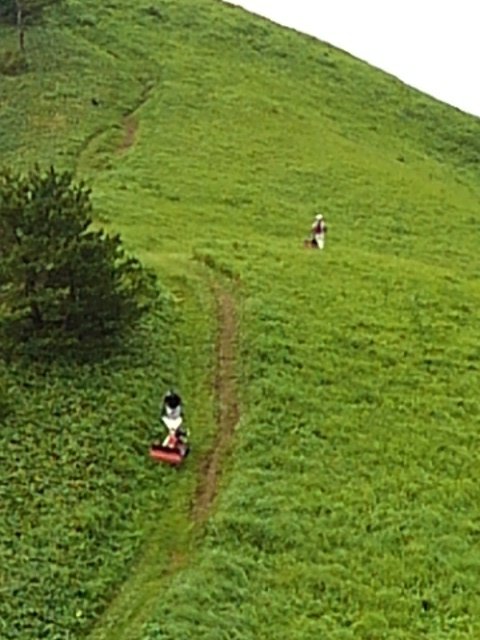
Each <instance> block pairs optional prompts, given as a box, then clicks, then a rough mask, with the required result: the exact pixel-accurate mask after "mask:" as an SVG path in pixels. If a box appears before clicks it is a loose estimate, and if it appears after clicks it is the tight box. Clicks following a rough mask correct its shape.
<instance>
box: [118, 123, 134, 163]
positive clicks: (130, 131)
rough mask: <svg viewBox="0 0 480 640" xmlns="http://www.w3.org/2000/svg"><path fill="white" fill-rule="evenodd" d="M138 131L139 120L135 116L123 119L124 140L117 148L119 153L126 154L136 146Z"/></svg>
mask: <svg viewBox="0 0 480 640" xmlns="http://www.w3.org/2000/svg"><path fill="white" fill-rule="evenodd" d="M137 129H138V120H137V119H136V118H135V116H134V115H133V114H130V115H128V116H125V118H124V119H123V138H122V141H121V142H120V144H119V145H118V148H117V153H120V154H121V153H125V152H126V151H128V149H130V147H132V146H133V145H134V144H135V137H136V134H137Z"/></svg>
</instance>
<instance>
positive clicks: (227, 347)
mask: <svg viewBox="0 0 480 640" xmlns="http://www.w3.org/2000/svg"><path fill="white" fill-rule="evenodd" d="M214 295H215V300H216V302H217V326H218V335H217V345H216V358H217V362H216V368H215V380H214V386H215V404H216V411H217V416H216V422H217V436H216V439H215V443H214V446H213V448H212V449H211V450H210V451H209V453H208V455H207V456H206V457H205V460H203V463H202V465H201V470H200V479H199V485H198V488H197V492H196V496H195V501H194V503H193V507H192V518H193V520H194V521H195V522H196V523H202V522H203V521H204V520H205V519H206V517H207V515H208V512H209V510H210V507H211V506H212V503H213V501H214V499H215V496H216V494H217V490H218V481H219V478H220V471H221V461H222V458H223V456H224V454H225V453H226V451H227V449H228V446H229V444H230V440H231V439H232V436H233V432H234V430H235V426H236V424H237V422H238V420H239V416H240V413H239V408H238V399H237V391H236V376H235V347H236V334H237V315H236V310H235V303H234V300H233V297H232V296H231V294H229V293H227V292H226V291H225V290H223V289H221V288H220V287H219V286H218V285H214Z"/></svg>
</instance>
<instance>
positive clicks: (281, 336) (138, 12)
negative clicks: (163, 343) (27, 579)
mask: <svg viewBox="0 0 480 640" xmlns="http://www.w3.org/2000/svg"><path fill="white" fill-rule="evenodd" d="M68 7H69V9H68V12H67V14H66V16H67V17H68V20H67V17H66V16H65V15H63V17H62V15H61V14H58V15H57V16H56V17H55V16H52V20H57V21H58V22H56V23H52V25H53V24H58V25H60V26H51V27H49V29H50V30H53V31H43V30H41V29H38V30H35V31H34V32H32V33H31V36H30V40H31V43H32V47H37V48H36V49H35V51H37V52H38V54H39V56H40V54H41V56H40V61H39V62H38V63H36V64H38V69H37V71H35V69H36V67H35V65H33V68H32V71H31V73H30V74H27V75H26V76H22V77H21V78H19V79H17V78H15V79H12V78H9V79H3V78H2V79H1V80H0V83H2V86H5V87H6V93H5V94H3V95H6V96H8V98H5V99H4V101H3V103H2V104H3V107H4V110H3V111H2V112H0V118H3V121H4V122H5V123H9V125H10V128H9V129H7V128H6V127H3V128H2V131H3V134H2V135H3V139H2V141H3V140H5V141H6V142H5V146H4V147H3V148H4V149H6V150H7V151H6V153H5V154H4V158H6V159H7V160H8V161H13V162H15V163H17V164H25V165H26V164H27V163H28V162H32V161H33V160H34V159H37V158H38V159H40V160H41V161H42V162H50V161H55V162H60V163H61V164H63V165H64V166H71V167H76V168H77V170H78V175H79V176H84V177H86V178H87V179H89V180H91V181H93V185H94V199H95V204H96V207H97V212H98V218H99V221H100V222H102V223H103V224H107V225H108V227H109V228H112V229H114V230H116V231H121V232H122V235H123V237H124V238H125V239H126V242H127V244H128V246H129V248H131V249H132V250H133V251H135V253H137V254H138V255H140V256H141V257H142V258H143V259H144V260H145V261H146V262H147V263H148V264H150V265H152V266H154V267H155V268H156V269H157V271H158V273H159V275H160V276H161V277H162V278H163V279H165V280H166V282H168V283H169V285H170V286H171V287H172V288H173V289H174V291H176V293H177V295H180V296H186V298H184V302H183V303H180V304H181V307H180V309H183V314H184V324H183V325H182V326H181V331H180V333H179V338H178V343H177V344H176V348H177V349H178V354H179V358H178V361H177V363H176V366H177V367H178V370H179V371H180V374H179V375H180V376H181V380H182V381H184V383H185V384H187V383H188V385H190V391H187V394H189V395H188V400H189V402H190V403H194V405H193V407H192V408H193V411H191V410H190V411H189V419H190V420H192V422H193V424H191V426H192V428H193V432H194V434H195V437H196V438H197V439H200V438H201V437H202V436H203V435H204V434H205V435H208V434H210V437H211V431H212V420H211V415H209V413H208V411H207V412H205V411H206V410H205V408H204V406H211V404H212V396H211V394H209V392H208V383H209V378H208V371H209V370H208V367H209V366H210V367H211V366H212V345H213V337H212V335H213V333H212V332H213V329H212V319H211V312H212V307H211V305H210V303H207V300H208V299H209V298H208V287H207V286H206V285H205V284H204V285H202V284H201V282H202V280H200V279H199V278H201V277H202V276H201V274H202V272H203V271H202V270H204V267H203V266H202V265H204V264H207V265H210V267H211V271H212V269H213V274H217V276H218V277H219V278H225V277H233V278H234V281H235V282H238V283H239V284H238V291H237V293H238V299H239V312H240V317H241V326H240V329H239V353H238V362H237V366H238V386H239V389H238V390H239V394H240V396H241V399H242V413H241V419H240V423H239V426H238V428H237V431H236V435H235V442H234V447H235V448H234V455H233V456H232V457H231V458H230V461H229V468H228V469H227V473H226V474H225V475H224V476H223V482H222V487H221V493H220V496H219V499H218V503H217V509H216V512H215V513H214V515H213V516H212V517H211V518H210V520H209V521H208V523H207V527H206V532H205V538H204V539H202V540H199V539H198V538H195V541H196V547H195V549H193V548H191V547H189V542H188V535H187V540H185V537H184V536H185V528H186V527H187V528H188V524H187V518H188V514H187V515H186V516H185V518H184V519H182V518H180V520H179V522H178V529H179V539H181V540H182V544H184V545H185V547H186V548H187V549H188V553H191V554H192V557H191V560H190V562H189V563H187V565H186V566H185V567H184V568H181V569H180V570H179V571H178V573H177V574H175V575H171V576H169V578H168V580H166V581H164V582H162V581H161V580H159V581H158V582H156V583H155V584H154V585H153V586H152V585H150V586H149V587H148V588H149V589H150V587H151V588H152V589H158V602H159V604H158V607H155V606H153V605H152V609H151V617H152V623H151V624H150V625H149V626H148V627H146V629H145V632H144V634H143V638H144V639H145V640H146V639H147V638H148V640H157V639H158V638H178V637H192V638H208V639H209V640H210V639H215V638H234V637H238V638H242V639H244V638H252V639H253V638H255V639H257V638H265V639H267V638H268V639H270V638H285V639H287V638H288V639H289V640H290V639H296V638H298V639H302V640H303V639H304V638H318V637H325V638H328V639H329V640H330V638H331V639H333V640H336V639H340V638H343V639H346V638H355V639H365V640H366V639H369V640H370V639H372V638H388V639H389V640H390V639H394V640H396V639H409V640H410V639H412V640H414V639H415V640H416V639H417V638H419V637H426V638H431V639H432V640H433V639H435V640H437V639H443V638H448V639H461V638H462V639H466V638H472V637H476V636H477V635H479V634H480V629H479V624H480V623H479V622H478V619H479V618H478V609H479V603H480V600H479V593H478V586H477V576H478V569H479V566H478V563H479V561H480V556H479V553H478V535H479V531H480V529H479V516H480V512H479V509H478V506H477V505H478V503H479V498H480V495H479V493H480V492H479V490H478V487H477V484H476V478H475V470H476V469H477V468H478V462H479V460H478V453H477V451H478V444H479V442H478V440H479V438H478V433H477V424H478V413H479V403H478V400H477V397H476V387H477V384H476V381H477V379H478V356H479V353H480V342H479V339H478V328H479V326H478V325H479V323H478V313H477V312H476V309H477V308H478V303H479V296H480V288H479V286H478V282H477V277H478V274H479V262H478V258H477V251H478V213H477V212H478V204H477V203H478V196H479V191H480V176H479V173H478V168H477V164H476V163H477V161H478V158H479V151H480V150H479V147H478V139H479V137H478V134H479V132H480V124H479V121H478V120H477V119H475V118H472V117H469V116H466V115H464V114H461V113H460V112H458V111H456V110H454V109H451V108H448V107H446V106H445V105H441V104H440V103H436V102H434V101H433V100H430V99H428V98H426V97H424V96H422V95H420V94H419V93H418V92H415V91H413V90H410V89H408V88H406V87H405V86H404V85H402V84H401V83H399V82H398V81H397V80H395V79H392V78H389V77H388V76H386V75H384V74H382V73H380V72H379V71H376V70H373V69H371V68H370V67H368V66H367V65H364V64H362V63H360V62H358V61H356V60H355V59H353V58H351V57H349V56H348V55H346V54H344V53H342V52H340V51H338V50H335V49H333V48H332V47H330V46H327V45H324V44H322V43H318V42H316V41H314V40H313V39H311V38H307V37H304V36H301V35H299V34H296V33H294V32H290V31H287V30H284V29H280V28H278V27H274V26H273V25H270V24H269V23H267V22H266V21H263V20H260V19H258V18H253V17H250V16H248V15H247V14H245V13H244V12H242V11H240V10H236V9H233V8H231V7H226V6H223V5H221V4H220V3H217V2H212V1H210V0H204V1H198V2H187V1H185V2H182V3H176V2H172V1H170V2H165V1H164V2H157V3H155V4H151V3H146V2H145V3H140V4H139V5H135V6H133V5H129V4H127V3H126V2H123V1H120V0H117V2H115V3H110V4H109V5H108V6H104V7H102V8H98V7H96V6H95V4H94V3H93V2H85V3H82V4H80V3H73V2H71V3H69V5H68ZM62 21H63V23H62ZM66 23H68V24H66ZM53 33H55V34H56V36H58V40H57V41H56V46H59V47H61V48H62V49H61V50H62V51H64V53H65V55H64V56H56V57H55V58H53V56H52V57H49V56H48V55H47V54H48V52H49V51H51V50H52V48H53V43H51V35H52V34H53ZM47 36H48V37H47ZM74 51H77V52H78V55H73V52H74ZM47 60H48V64H47ZM32 64H33V62H32ZM51 87H54V91H53V95H51V93H49V91H50V92H51V91H52V89H51ZM49 88H50V89H49ZM93 96H94V97H99V102H100V104H99V105H98V106H94V105H93V104H92V103H91V97H93ZM19 99H21V100H22V102H21V105H22V110H20V113H23V114H30V115H29V120H28V122H31V123H32V124H31V126H29V127H23V128H21V127H20V124H21V123H20V121H19V120H18V118H19V117H20V115H19V113H18V112H17V111H15V113H14V110H13V105H14V104H15V103H16V101H18V100H19ZM5 104H8V105H10V106H9V108H8V109H6V107H5ZM17 104H18V102H17ZM2 114H3V115H2ZM55 114H56V115H55ZM35 115H36V117H37V120H34V116H35ZM125 116H129V117H130V118H133V120H134V122H135V127H134V135H133V137H132V134H131V133H130V134H127V131H128V130H129V127H131V124H129V123H128V122H126V121H125V119H124V118H125ZM55 120H56V121H58V122H60V121H62V122H64V126H63V127H59V126H55V125H54V124H53V123H54V122H55ZM130 122H131V121H130ZM16 131H18V132H20V131H21V132H22V133H21V135H20V134H15V133H14V132H16ZM126 138H128V144H126V143H125V140H126ZM318 208H320V209H321V210H322V211H323V212H324V213H325V215H326V218H327V223H328V225H329V233H328V238H327V248H326V250H325V252H324V253H322V254H320V253H317V252H311V251H306V250H304V249H303V248H302V240H303V238H304V236H305V235H306V233H307V231H308V228H309V225H310V223H311V218H312V217H313V214H314V213H315V212H316V211H317V210H318ZM205 278H206V276H205ZM206 281H207V279H205V282H206ZM199 326H200V327H201V332H200V334H199V333H198V327H199ZM182 345H183V346H182ZM199 345H201V346H200V348H199ZM193 354H194V356H195V357H194V361H193V364H192V361H191V358H192V357H193ZM202 362H204V363H207V370H206V371H202ZM208 363H209V364H208ZM187 369H188V374H187V373H185V372H186V370H187ZM182 372H184V373H182ZM196 374H197V375H199V376H200V374H202V375H203V377H202V378H201V380H202V382H201V384H200V386H199V387H193V386H192V385H195V384H196V383H195V375H196ZM205 376H206V377H205ZM145 384H146V385H148V383H147V382H145ZM193 389H195V393H194V392H193ZM202 400H204V402H202ZM149 402H150V401H149ZM152 406H153V405H152ZM212 410H213V409H212ZM197 442H198V440H197ZM203 446H204V447H206V444H205V445H203ZM194 474H195V463H193V465H192V467H191V468H189V469H188V470H187V472H186V476H185V477H186V480H185V481H184V484H182V485H181V486H180V487H179V488H178V487H177V489H176V491H177V493H176V494H175V495H181V492H182V491H184V492H185V495H184V498H183V499H184V500H185V501H186V502H185V504H187V495H188V492H192V491H193V487H194V483H195V479H194ZM158 475H159V476H161V478H162V481H163V482H165V483H166V485H165V487H164V488H163V489H162V491H164V492H165V495H168V491H169V488H170V487H173V484H172V483H173V480H171V479H170V478H169V476H168V474H166V473H162V472H159V474H158ZM157 480H158V476H157ZM147 486H148V484H147ZM135 491H136V489H135ZM162 495H163V494H162ZM145 504H146V503H143V505H144V506H143V508H144V509H145ZM59 513H60V514H61V513H62V508H61V506H60V509H59ZM143 513H145V511H144V512H143ZM157 513H158V514H159V516H158V517H159V518H160V522H161V515H160V514H161V509H160V510H159V512H157ZM170 513H171V512H170ZM185 513H186V510H185ZM52 514H54V515H53V516H52V517H55V518H60V517H63V516H60V515H55V511H53V510H52ZM138 517H139V522H140V521H141V519H142V516H141V514H140V515H139V516H138ZM146 517H147V516H145V518H146ZM165 522H166V521H165ZM160 526H161V525H160ZM165 526H167V524H166V525H165ZM170 527H171V525H170ZM167 528H168V527H167ZM166 530H167V529H166ZM168 530H169V531H170V529H168ZM170 534H171V531H170ZM182 536H183V537H182ZM167 547H168V545H167ZM103 549H104V551H103V552H104V553H105V554H106V557H108V556H109V554H110V550H109V549H108V545H105V547H104V548H103ZM73 553H74V551H73ZM166 553H167V552H166ZM166 557H167V556H166ZM91 571H92V575H93V574H94V572H95V571H96V567H95V565H94V564H92V566H91ZM124 576H125V571H121V570H119V569H116V570H114V571H113V570H112V572H111V574H110V576H109V581H110V582H109V585H111V584H112V583H113V582H115V580H116V581H119V580H121V579H123V578H124ZM42 584H43V583H42ZM125 588H126V589H128V582H127V584H126V585H125ZM111 591H112V589H111V586H110V587H109V588H108V589H107V588H105V589H104V592H103V593H104V594H106V593H111ZM66 594H67V595H68V591H67V592H66ZM46 595H47V594H46ZM104 597H105V596H104ZM148 597H149V599H151V598H152V592H151V590H150V592H149V593H148ZM95 598H97V600H95ZM95 598H93V599H92V604H91V605H90V606H91V609H90V617H89V618H88V619H87V622H88V624H90V623H91V621H92V618H93V616H94V615H95V614H96V611H98V610H99V609H101V608H102V607H103V606H104V599H102V597H101V595H98V596H97V595H96V596H95ZM127 601H128V599H127ZM149 601H150V600H149ZM95 602H96V603H97V605H95ZM40 606H41V605H40ZM95 606H97V609H96V608H95ZM132 606H136V605H135V602H132ZM71 611H72V612H74V609H71ZM113 612H114V613H115V609H113ZM85 615H87V614H85ZM142 615H143V614H142ZM53 617H54V618H55V616H53ZM65 619H66V620H68V610H67V615H66V616H65ZM124 619H127V620H128V615H124V617H123V618H122V619H121V620H117V627H116V628H117V631H115V620H113V621H112V620H111V619H109V618H108V614H107V616H106V618H105V622H103V621H102V620H100V622H99V624H100V628H99V630H98V636H97V637H102V633H103V632H102V628H101V625H102V624H104V625H105V630H106V631H105V634H106V635H105V637H109V636H108V633H107V631H108V632H109V633H110V634H111V635H110V637H122V636H120V631H118V629H121V633H122V634H127V635H124V637H128V633H127V630H128V627H125V626H124V624H123V620H124ZM142 619H143V618H142ZM87 622H85V625H84V626H82V627H80V625H79V623H73V622H72V628H75V626H76V627H77V629H76V633H77V636H78V637H81V633H82V629H85V630H87V628H88V624H87ZM125 624H126V623H125ZM112 629H113V631H112ZM62 633H63V632H62V631H61V630H59V631H58V634H59V636H58V637H63V636H62V635H61V634H62ZM115 633H117V636H115ZM135 633H137V635H138V633H139V632H138V629H137V630H136V631H135ZM77 636H76V637H77ZM12 637H16V636H15V635H12ZM18 637H21V636H18ZM47 637H48V636H47ZM138 637H140V635H138ZM129 640H133V636H132V637H130V638H129Z"/></svg>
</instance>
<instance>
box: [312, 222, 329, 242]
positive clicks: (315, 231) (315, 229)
mask: <svg viewBox="0 0 480 640" xmlns="http://www.w3.org/2000/svg"><path fill="white" fill-rule="evenodd" d="M326 233H327V225H326V224H325V220H324V218H323V216H322V214H321V213H319V214H318V215H316V216H315V220H314V221H313V224H312V244H313V245H316V246H317V247H318V248H319V249H323V248H324V247H325V234H326Z"/></svg>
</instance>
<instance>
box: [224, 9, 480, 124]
mask: <svg viewBox="0 0 480 640" xmlns="http://www.w3.org/2000/svg"><path fill="white" fill-rule="evenodd" d="M230 4H236V5H240V6H242V7H244V8H245V9H247V10H248V11H251V12H253V13H256V14H258V15H262V16H265V17H267V18H269V19H270V20H273V21H274V22H277V23H279V24H283V25H285V26H288V27H292V28H294V29H297V30H298V31H302V32H304V33H308V34H310V35H313V36H315V37H317V38H318V39H319V40H323V41H325V42H329V43H330V44H332V45H334V46H336V47H338V48H340V49H343V50H345V51H348V52H349V53H351V54H352V55H354V56H356V57H357V58H360V59H362V60H365V61H367V62H369V63H370V64H373V65H375V66H376V67H379V68H380V69H383V70H385V71H388V72H389V73H391V74H393V75H395V76H397V77H398V78H400V79H401V80H402V81H403V82H405V83H407V84H409V85H411V86H413V87H415V88H417V89H420V90H421V91H423V92H424V93H428V94H430V95H432V96H434V97H435V98H438V99H439V100H442V101H443V102H447V103H448V104H451V105H453V106H455V107H458V108H459V109H462V110H463V111H467V112H468V113H473V114H474V115H477V116H480V68H479V67H480V0H239V1H231V2H230Z"/></svg>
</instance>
